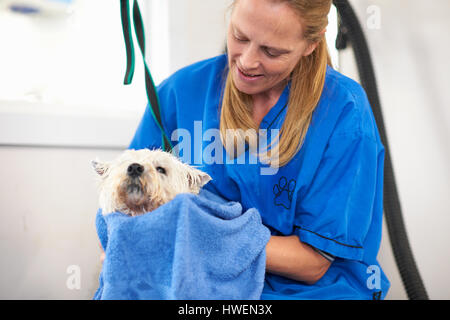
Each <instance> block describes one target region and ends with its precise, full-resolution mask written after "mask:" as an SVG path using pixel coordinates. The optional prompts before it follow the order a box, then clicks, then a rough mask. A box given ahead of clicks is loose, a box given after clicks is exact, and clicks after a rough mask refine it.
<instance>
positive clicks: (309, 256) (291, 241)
mask: <svg viewBox="0 0 450 320" xmlns="http://www.w3.org/2000/svg"><path fill="white" fill-rule="evenodd" d="M330 265H331V262H330V261H328V260H327V259H325V258H324V257H323V256H322V255H320V254H319V253H317V252H316V251H315V250H314V249H313V248H312V247H310V246H309V245H307V244H305V243H302V242H301V241H300V239H299V238H298V237H297V236H295V235H293V236H287V237H281V236H272V237H271V238H270V240H269V242H268V243H267V246H266V269H267V271H268V272H270V273H274V274H277V275H280V276H283V277H286V278H290V279H294V280H297V281H303V282H306V283H307V284H314V283H316V282H317V281H319V280H320V278H322V276H323V275H324V274H325V273H326V272H327V270H328V268H329V267H330Z"/></svg>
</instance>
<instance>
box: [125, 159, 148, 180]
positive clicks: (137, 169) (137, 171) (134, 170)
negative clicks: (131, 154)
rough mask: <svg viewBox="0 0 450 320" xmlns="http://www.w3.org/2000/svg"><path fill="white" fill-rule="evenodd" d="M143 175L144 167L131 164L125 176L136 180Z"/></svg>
mask: <svg viewBox="0 0 450 320" xmlns="http://www.w3.org/2000/svg"><path fill="white" fill-rule="evenodd" d="M143 173H144V167H143V166H141V165H140V164H139V163H133V164H131V165H130V166H129V167H128V169H127V175H128V176H130V177H131V178H138V177H140V176H141V175H142V174H143Z"/></svg>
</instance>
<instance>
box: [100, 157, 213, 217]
mask: <svg viewBox="0 0 450 320" xmlns="http://www.w3.org/2000/svg"><path fill="white" fill-rule="evenodd" d="M92 165H93V167H94V169H95V171H96V172H97V173H98V175H99V176H100V181H99V193H100V200H99V202H100V208H101V209H102V213H103V214H108V213H112V212H122V213H125V214H128V215H131V216H136V215H140V214H143V213H146V212H150V211H152V210H154V209H156V208H158V207H159V206H161V205H162V204H164V203H166V202H168V201H170V200H172V199H173V198H174V197H175V196H176V195H177V194H180V193H194V194H198V192H199V191H200V188H201V187H203V185H205V184H206V183H207V182H208V181H210V180H211V177H210V176H209V175H208V174H206V173H204V172H202V171H200V170H198V169H195V168H193V167H190V166H189V165H187V164H184V163H183V162H181V161H180V160H179V159H178V158H176V157H175V156H173V155H172V154H170V153H167V152H164V151H162V150H148V149H143V150H127V151H125V152H124V153H122V154H121V155H120V156H119V157H118V158H117V159H115V160H114V161H111V162H100V161H98V160H95V161H92Z"/></svg>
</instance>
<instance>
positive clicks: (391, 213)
mask: <svg viewBox="0 0 450 320" xmlns="http://www.w3.org/2000/svg"><path fill="white" fill-rule="evenodd" d="M333 2H334V5H335V6H336V8H337V11H338V14H339V18H340V23H339V24H340V25H339V33H338V38H337V40H336V48H337V49H338V50H342V49H345V48H346V46H347V41H349V42H350V43H351V45H352V48H353V51H354V53H355V58H356V62H357V65H358V72H359V77H360V81H361V85H362V86H363V87H364V89H365V90H366V93H367V96H368V98H369V101H370V104H371V106H372V111H373V113H374V116H375V120H376V122H377V125H378V128H379V131H380V137H381V140H382V142H383V144H384V146H385V167H384V193H383V197H384V216H385V220H386V224H387V227H388V233H389V238H390V241H391V247H392V250H393V252H394V257H395V261H396V263H397V267H398V269H399V271H400V276H401V278H402V281H403V285H404V287H405V290H406V293H407V294H408V298H409V299H411V300H428V294H427V292H426V290H425V286H424V284H423V281H422V278H421V276H420V274H419V270H418V269H417V265H416V262H415V260H414V256H413V253H412V251H411V247H410V245H409V241H408V236H407V233H406V228H405V224H404V221H403V216H402V211H401V206H400V200H399V196H398V192H397V187H396V181H395V176H394V171H393V167H392V162H391V157H390V151H389V144H388V140H387V135H386V129H385V125H384V120H383V115H382V110H381V104H380V98H379V95H378V89H377V84H376V79H375V72H374V68H373V64H372V59H371V56H370V52H369V48H368V45H367V41H366V38H365V37H364V33H363V30H362V28H361V25H360V23H359V21H358V18H357V16H356V14H355V12H354V11H353V9H352V7H351V6H350V4H349V3H348V1H347V0H334V1H333Z"/></svg>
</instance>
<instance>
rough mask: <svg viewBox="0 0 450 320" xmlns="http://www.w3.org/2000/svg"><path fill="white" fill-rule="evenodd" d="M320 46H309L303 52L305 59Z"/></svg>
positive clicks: (313, 43) (316, 43) (315, 43)
mask: <svg viewBox="0 0 450 320" xmlns="http://www.w3.org/2000/svg"><path fill="white" fill-rule="evenodd" d="M318 45H319V42H311V43H310V44H308V46H307V47H306V49H305V51H304V52H303V56H304V57H307V56H309V55H310V54H311V53H313V52H314V50H316V48H317V46H318Z"/></svg>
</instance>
